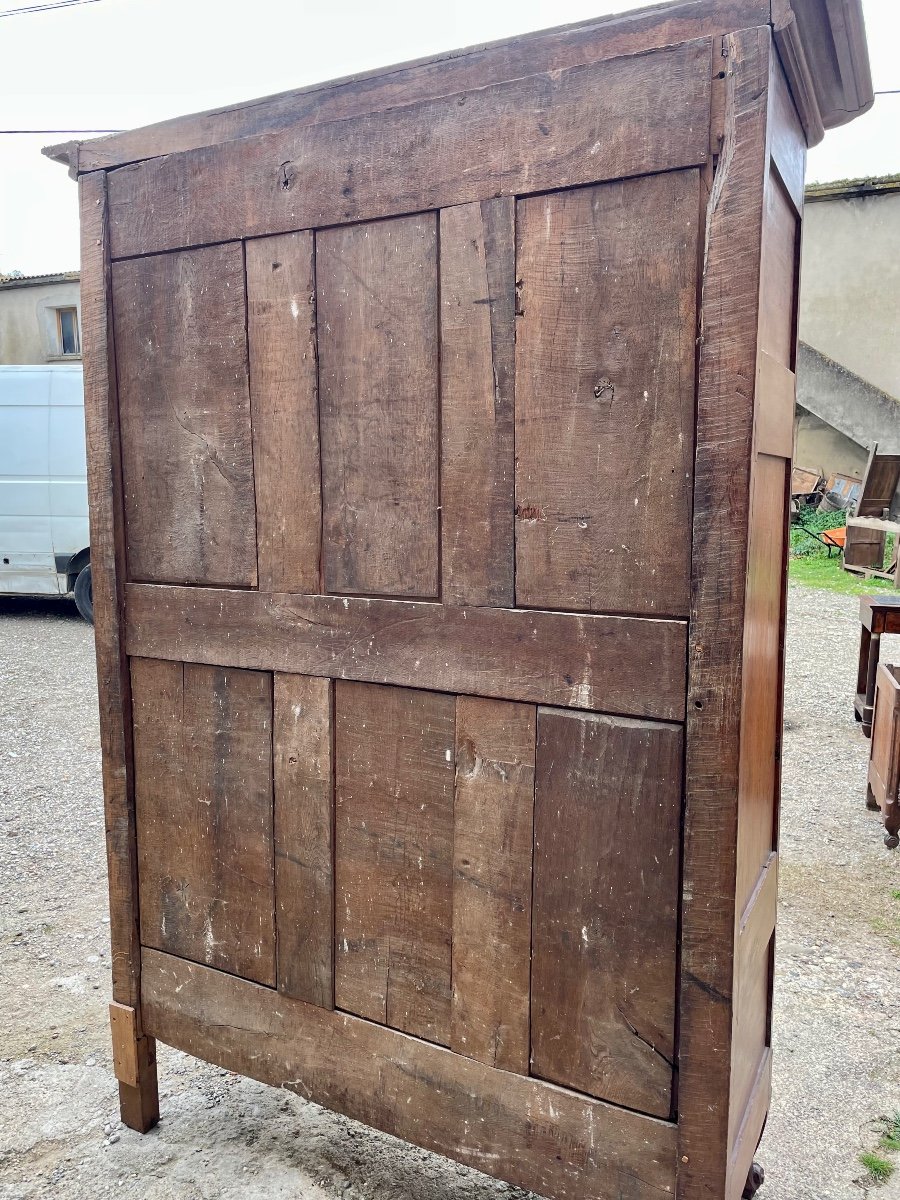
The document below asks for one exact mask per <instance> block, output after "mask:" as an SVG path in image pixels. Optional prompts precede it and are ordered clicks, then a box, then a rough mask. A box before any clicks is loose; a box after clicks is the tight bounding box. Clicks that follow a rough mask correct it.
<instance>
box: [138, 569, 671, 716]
mask: <svg viewBox="0 0 900 1200" xmlns="http://www.w3.org/2000/svg"><path fill="white" fill-rule="evenodd" d="M686 638H687V631H686V627H685V625H684V623H683V622H681V621H661V620H650V619H646V618H640V617H604V616H593V615H582V614H577V613H549V612H536V611H522V610H520V611H517V610H515V609H505V608H456V607H454V606H452V605H441V604H428V603H423V602H415V601H400V600H369V599H365V598H361V597H356V596H343V597H341V596H290V595H283V594H276V593H265V592H250V591H230V590H226V589H224V588H172V587H160V586H152V585H141V584H131V585H129V587H128V588H127V589H126V649H127V650H128V653H129V654H138V655H142V656H143V657H146V658H173V659H177V660H178V661H182V660H184V661H187V662H208V663H218V664H220V665H222V666H238V667H248V668H252V669H256V670H267V671H290V672H295V673H297V674H301V675H323V676H329V677H331V678H334V679H357V680H360V681H363V682H371V683H391V684H400V685H409V684H411V683H412V684H415V685H416V686H417V687H427V688H434V689H435V690H437V691H443V692H454V693H459V692H465V693H469V694H471V695H476V696H494V697H497V698H498V699H509V700H524V701H530V702H533V703H539V704H553V705H557V706H560V707H567V708H583V709H590V710H594V711H603V712H612V713H623V714H625V715H631V716H647V717H656V718H658V719H660V720H675V721H678V720H681V719H683V717H684V679H685V661H684V655H685V645H686Z"/></svg>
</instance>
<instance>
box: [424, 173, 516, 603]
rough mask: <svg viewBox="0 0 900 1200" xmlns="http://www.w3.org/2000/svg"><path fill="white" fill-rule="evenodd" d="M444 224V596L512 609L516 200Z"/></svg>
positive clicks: (453, 214) (454, 214)
mask: <svg viewBox="0 0 900 1200" xmlns="http://www.w3.org/2000/svg"><path fill="white" fill-rule="evenodd" d="M440 219H441V239H440V247H441V263H440V270H441V529H442V538H441V550H442V557H443V562H442V582H443V587H442V595H443V599H444V602H445V603H446V604H480V605H484V604H491V605H500V606H505V607H508V608H511V607H512V606H513V605H514V603H515V595H514V593H515V587H514V580H513V566H514V562H513V559H514V547H513V508H514V505H515V499H514V491H515V487H514V476H515V467H514V456H515V442H514V428H513V417H514V381H515V281H516V262H515V254H516V250H515V220H516V205H515V200H514V198H513V197H512V196H505V197H500V198H498V199H495V200H483V201H482V202H481V203H475V204H460V205H458V206H457V207H455V208H445V209H443V210H442V212H441V218H440Z"/></svg>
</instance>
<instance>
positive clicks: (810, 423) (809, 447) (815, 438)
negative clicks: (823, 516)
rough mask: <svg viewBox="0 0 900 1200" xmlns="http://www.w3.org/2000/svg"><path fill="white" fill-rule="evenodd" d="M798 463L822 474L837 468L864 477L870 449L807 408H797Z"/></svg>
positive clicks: (796, 438) (796, 457)
mask: <svg viewBox="0 0 900 1200" xmlns="http://www.w3.org/2000/svg"><path fill="white" fill-rule="evenodd" d="M794 443H795V445H794V465H795V466H798V467H804V468H806V469H807V470H810V471H819V472H820V473H821V474H822V475H831V474H832V472H834V471H837V472H838V473H839V474H841V475H855V476H856V477H857V479H862V477H863V472H864V471H865V469H866V461H867V459H868V457H869V456H868V454H867V452H866V451H865V450H864V449H863V448H862V447H861V446H858V445H857V444H856V442H852V441H851V440H850V438H848V437H844V435H843V434H842V433H838V431H837V430H836V429H835V428H834V427H833V426H832V425H829V424H827V423H826V422H825V421H823V420H822V419H821V418H820V417H817V416H816V415H815V414H814V413H811V412H807V411H806V409H805V408H798V409H797V424H796V430H795V437H794Z"/></svg>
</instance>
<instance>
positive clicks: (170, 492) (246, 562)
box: [112, 243, 257, 587]
mask: <svg viewBox="0 0 900 1200" xmlns="http://www.w3.org/2000/svg"><path fill="white" fill-rule="evenodd" d="M112 285H113V306H114V311H115V321H116V353H117V361H118V370H119V419H120V422H121V430H122V433H121V436H122V474H123V483H122V487H123V495H124V503H125V525H126V553H127V560H128V577H129V578H130V579H145V580H153V581H157V582H169V583H195V584H229V585H231V586H233V587H240V586H246V587H253V586H255V584H256V578H257V577H256V511H255V508H256V506H255V502H254V496H253V452H252V446H251V438H250V396H249V390H248V385H247V339H246V329H245V304H244V257H243V252H242V250H241V247H240V245H239V244H238V243H233V244H231V245H227V246H214V247H211V248H208V249H204V250H191V251H188V252H186V253H181V254H163V255H158V256H156V257H154V258H147V259H140V260H135V261H133V262H127V263H116V264H115V265H114V266H113V270H112Z"/></svg>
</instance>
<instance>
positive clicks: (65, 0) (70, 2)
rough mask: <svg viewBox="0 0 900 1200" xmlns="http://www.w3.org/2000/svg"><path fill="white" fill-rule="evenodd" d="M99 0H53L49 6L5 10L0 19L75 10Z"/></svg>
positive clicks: (32, 5)
mask: <svg viewBox="0 0 900 1200" xmlns="http://www.w3.org/2000/svg"><path fill="white" fill-rule="evenodd" d="M99 2H100V0H53V3H51V4H30V5H28V6H27V7H24V8H7V9H5V10H4V11H3V12H0V17H21V16H22V14H23V13H31V12H49V10H50V9H52V8H77V7H78V6H79V5H80V4H99Z"/></svg>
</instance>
